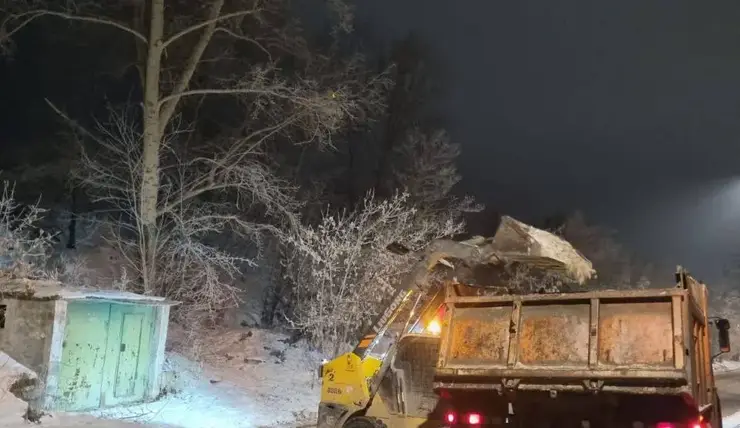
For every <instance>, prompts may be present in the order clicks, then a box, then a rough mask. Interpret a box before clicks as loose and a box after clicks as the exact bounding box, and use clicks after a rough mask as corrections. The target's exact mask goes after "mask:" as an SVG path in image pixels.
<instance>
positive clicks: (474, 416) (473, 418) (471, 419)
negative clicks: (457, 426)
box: [468, 413, 483, 425]
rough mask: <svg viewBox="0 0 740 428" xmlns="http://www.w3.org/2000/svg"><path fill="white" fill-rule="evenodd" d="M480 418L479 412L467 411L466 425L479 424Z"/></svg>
mask: <svg viewBox="0 0 740 428" xmlns="http://www.w3.org/2000/svg"><path fill="white" fill-rule="evenodd" d="M482 419H483V418H481V416H480V413H468V425H480V423H481V420H482Z"/></svg>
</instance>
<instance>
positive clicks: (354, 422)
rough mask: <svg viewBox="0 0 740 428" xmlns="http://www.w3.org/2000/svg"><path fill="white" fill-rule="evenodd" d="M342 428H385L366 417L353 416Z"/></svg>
mask: <svg viewBox="0 0 740 428" xmlns="http://www.w3.org/2000/svg"><path fill="white" fill-rule="evenodd" d="M342 428H387V427H386V426H385V424H384V423H383V422H382V421H381V420H379V419H375V418H368V417H367V416H355V417H353V418H350V419H349V420H348V421H347V422H345V423H344V426H343V427H342Z"/></svg>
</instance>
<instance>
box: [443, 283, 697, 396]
mask: <svg viewBox="0 0 740 428" xmlns="http://www.w3.org/2000/svg"><path fill="white" fill-rule="evenodd" d="M701 291H702V289H701V288H698V287H696V288H695V289H692V288H691V287H690V288H689V289H682V288H668V289H660V290H630V291H621V290H619V291H595V292H588V293H575V294H535V295H525V296H502V297H480V296H474V297H467V296H460V295H457V294H456V293H455V292H454V287H449V288H448V292H447V299H446V303H447V308H448V309H447V312H446V314H445V319H444V321H443V329H442V334H441V338H440V339H441V343H440V353H439V361H438V364H437V371H436V382H435V386H436V387H437V388H463V389H479V388H484V389H490V388H495V389H502V388H508V389H539V390H550V391H552V390H556V391H557V390H580V391H583V390H584V389H585V390H611V391H617V392H619V391H625V392H631V393H671V394H673V393H682V392H692V389H694V388H695V387H696V384H697V382H693V381H692V379H694V377H692V370H693V368H694V367H702V365H701V364H700V361H699V360H697V362H696V364H697V365H695V364H692V363H691V360H692V359H697V358H704V359H706V358H709V355H707V354H708V352H709V348H708V346H704V344H705V343H706V340H704V341H701V340H692V329H693V335H694V336H696V337H705V336H706V328H705V327H706V323H707V320H706V313H705V310H703V309H702V308H703V307H705V306H704V305H702V304H701V303H705V301H704V300H702V299H703V298H705V296H703V295H699V293H701ZM687 338H688V340H686V339H687ZM692 344H693V346H692ZM687 361H688V364H687ZM702 361H706V360H702ZM699 371H701V370H699ZM696 375H697V376H707V375H711V374H710V373H697V374H696ZM700 383H701V384H704V383H705V382H700Z"/></svg>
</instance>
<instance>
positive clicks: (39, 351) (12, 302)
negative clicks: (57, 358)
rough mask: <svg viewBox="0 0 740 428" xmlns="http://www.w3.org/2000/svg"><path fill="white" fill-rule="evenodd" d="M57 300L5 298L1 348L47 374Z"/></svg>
mask: <svg viewBox="0 0 740 428" xmlns="http://www.w3.org/2000/svg"><path fill="white" fill-rule="evenodd" d="M54 304H55V302H54V301H53V300H17V299H3V300H0V305H6V311H5V327H4V328H2V329H0V351H3V352H5V353H6V354H8V355H10V356H11V357H13V359H15V360H16V361H18V362H19V363H21V364H23V365H24V366H26V367H28V368H29V369H31V370H33V371H35V372H36V374H38V375H39V376H41V377H42V378H43V376H44V375H45V374H46V370H47V368H46V363H47V361H48V354H49V347H50V343H51V338H52V328H53V324H54Z"/></svg>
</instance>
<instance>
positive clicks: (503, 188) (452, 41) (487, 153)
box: [0, 0, 740, 280]
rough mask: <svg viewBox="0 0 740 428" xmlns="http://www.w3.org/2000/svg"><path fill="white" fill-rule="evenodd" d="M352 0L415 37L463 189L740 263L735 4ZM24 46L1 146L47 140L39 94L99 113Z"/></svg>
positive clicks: (369, 22)
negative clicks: (737, 258) (428, 60)
mask: <svg viewBox="0 0 740 428" xmlns="http://www.w3.org/2000/svg"><path fill="white" fill-rule="evenodd" d="M356 3H358V5H359V9H358V18H359V21H360V22H359V26H362V27H364V28H365V29H370V30H371V31H370V32H371V33H372V34H373V36H375V37H377V38H380V39H383V40H384V41H385V42H390V41H391V40H394V39H398V38H401V37H404V36H406V35H407V34H408V33H409V32H410V31H414V32H416V33H417V34H418V35H420V36H421V37H422V38H423V40H424V41H426V43H427V45H428V49H429V50H431V51H432V53H433V55H434V56H435V58H433V61H434V62H436V63H439V64H442V66H443V67H444V68H445V70H444V73H443V76H444V78H443V81H441V82H440V84H441V85H442V86H443V87H445V89H446V95H445V97H444V98H443V99H442V100H440V102H439V106H438V107H439V108H440V109H441V110H442V111H443V113H444V115H443V116H444V117H445V123H444V126H446V127H447V128H448V130H449V131H450V134H451V136H452V138H453V139H454V140H455V141H456V142H459V143H460V144H462V147H463V156H462V160H461V164H460V166H461V169H462V172H463V175H464V182H463V190H465V191H466V192H469V193H472V194H474V195H475V196H476V197H477V198H478V199H479V200H481V201H482V202H484V203H486V204H487V205H489V206H491V207H492V208H495V209H496V210H498V211H502V212H504V213H507V214H510V215H513V216H515V217H519V218H521V219H523V220H526V221H535V220H541V219H542V218H543V217H545V216H548V215H551V214H557V213H562V212H569V211H572V210H574V209H583V210H584V211H585V212H586V214H587V216H588V217H589V218H591V219H592V220H594V221H597V222H599V223H603V224H606V225H608V226H611V227H614V228H616V229H617V230H618V231H619V233H620V235H619V237H620V239H622V240H623V241H624V242H625V243H626V244H627V245H628V246H629V247H631V249H633V250H635V251H637V252H638V254H640V255H642V256H644V257H645V258H648V259H651V260H654V261H656V262H662V263H667V264H669V265H670V264H674V265H675V264H685V265H686V266H687V267H689V268H690V269H692V270H693V271H694V272H696V273H697V274H699V275H700V277H702V278H705V279H707V280H712V279H714V278H716V277H718V276H719V273H720V270H721V268H722V265H723V264H724V263H725V262H726V261H727V260H728V259H729V258H730V255H732V254H733V253H735V254H736V255H737V254H740V247H738V244H740V239H738V237H739V236H740V234H739V233H738V232H740V228H738V227H737V226H740V144H739V143H740V141H739V140H740V139H739V137H740V3H738V2H729V1H724V2H702V1H696V0H694V1H686V0H670V1H668V0H666V1H653V2H646V1H644V0H620V1H613V0H611V1H605V0H601V1H598V0H597V1H594V0H581V1H576V0H556V1H553V0H513V1H496V0H457V1H455V0H361V1H357V2H356ZM99 43H106V40H101V41H100V42H99ZM25 46H26V48H25V49H23V50H22V51H21V52H19V54H18V55H19V57H17V58H16V59H17V60H18V62H19V63H20V62H23V63H24V64H26V65H27V67H26V68H18V67H16V68H8V69H6V70H4V71H3V70H1V69H0V77H2V79H1V80H3V81H5V82H8V83H9V85H5V86H4V87H3V89H2V90H1V91H0V95H2V97H3V100H0V101H2V102H0V112H2V116H3V118H4V120H0V124H1V125H2V126H1V127H2V128H3V129H2V130H1V131H2V132H1V133H0V140H8V141H6V143H9V141H10V140H11V139H12V138H8V136H9V135H11V134H14V133H15V132H14V130H15V131H18V130H20V129H21V128H22V129H23V130H24V132H30V131H29V130H30V129H36V130H37V131H38V132H42V131H43V132H44V133H48V131H46V130H43V129H41V126H40V125H39V124H40V123H41V122H43V121H39V120H37V118H39V117H41V116H42V115H44V114H46V115H51V113H50V112H49V110H48V107H47V106H46V105H45V104H44V103H43V97H47V96H48V97H50V98H52V99H55V100H65V99H68V98H69V97H70V96H77V97H83V98H84V97H86V98H91V99H92V98H95V99H100V100H103V96H102V95H100V94H98V92H101V91H103V90H102V89H99V88H92V89H91V90H90V91H87V92H89V94H88V93H87V92H86V93H85V94H79V93H78V92H79V91H77V90H76V89H74V88H79V87H81V86H80V85H81V84H82V83H79V82H85V81H88V80H89V76H86V75H84V74H79V75H78V74H77V73H75V75H74V76H69V75H64V76H59V79H64V83H60V82H59V81H56V80H55V81H48V80H49V79H46V80H47V81H46V82H45V84H44V85H46V86H44V85H41V84H40V83H37V79H35V78H34V77H29V73H30V74H31V75H33V71H32V70H37V71H38V70H42V69H43V68H44V67H49V64H55V62H54V61H58V59H54V58H51V59H47V60H42V59H41V58H36V57H34V55H33V52H34V49H40V48H38V47H36V46H30V45H29V44H28V42H26V45H25ZM47 50H48V49H47ZM59 55H61V54H59ZM24 58H25V59H24ZM103 60H104V59H101V58H87V59H86V61H88V62H90V64H89V65H90V66H89V67H88V66H87V64H85V67H82V66H81V67H80V68H84V69H90V70H95V69H98V68H99V67H98V66H99V65H100V64H98V62H100V61H103ZM9 70H15V72H13V73H15V74H13V73H11V72H10V71H9ZM39 72H40V71H39ZM70 79H74V80H75V81H74V82H73V81H71V80H70ZM24 80H25V84H26V87H22V88H21V87H20V86H21V85H20V84H19V82H21V81H24ZM39 81H40V80H39ZM10 82H12V83H10ZM67 88H73V89H67ZM110 88H111V86H106V87H105V90H106V91H108V92H110V90H111V89H110ZM65 91H66V92H65ZM70 91H72V92H73V93H71V94H70V93H69V92H70ZM108 92H106V94H107V93H108ZM101 93H102V92H101ZM100 102H102V101H100ZM21 104H24V105H25V104H29V105H31V107H29V106H26V107H25V110H27V112H26V113H25V114H26V116H28V117H27V118H26V119H25V120H19V119H18V118H17V117H15V116H14V113H17V110H18V108H19V106H20V105H21ZM80 104H84V103H80ZM28 112H35V113H34V114H33V115H31V113H28ZM78 113H80V114H81V112H78ZM30 117H32V118H33V124H34V126H31V127H29V126H28V125H29V123H31V120H32V119H31V118H30ZM50 123H51V122H50ZM3 135H4V136H5V137H6V138H1V137H2V136H3ZM2 143H3V141H0V147H2ZM5 149H6V150H5V153H6V155H7V154H8V151H7V147H6V148H5ZM733 180H735V181H733Z"/></svg>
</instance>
